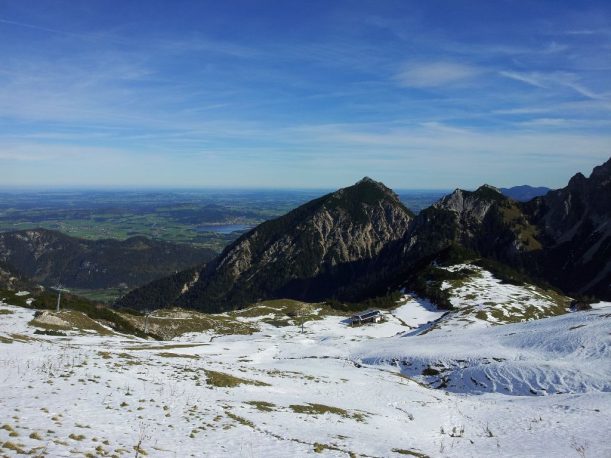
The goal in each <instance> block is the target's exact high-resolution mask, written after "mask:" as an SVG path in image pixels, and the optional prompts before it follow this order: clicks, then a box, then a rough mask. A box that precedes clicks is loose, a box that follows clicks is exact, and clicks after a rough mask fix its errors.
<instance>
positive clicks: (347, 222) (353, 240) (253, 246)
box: [119, 178, 413, 312]
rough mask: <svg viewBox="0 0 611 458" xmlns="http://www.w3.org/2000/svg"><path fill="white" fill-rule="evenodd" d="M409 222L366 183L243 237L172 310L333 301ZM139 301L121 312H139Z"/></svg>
mask: <svg viewBox="0 0 611 458" xmlns="http://www.w3.org/2000/svg"><path fill="white" fill-rule="evenodd" d="M412 218H413V215H412V213H411V212H410V211H409V210H407V209H406V208H405V207H404V206H403V205H402V204H401V202H400V201H399V198H398V196H397V195H396V194H395V193H393V192H392V191H391V190H390V189H388V188H386V187H385V186H384V185H383V184H381V183H378V182H375V181H373V180H371V179H369V178H364V179H363V180H361V181H359V182H358V183H356V184H355V185H354V186H350V187H348V188H344V189H340V190H339V191H337V192H334V193H331V194H328V195H325V196H323V197H321V198H319V199H316V200H313V201H311V202H309V203H307V204H305V205H303V206H301V207H299V208H297V209H295V210H293V211H291V212H289V213H288V214H286V215H284V216H282V217H280V218H277V219H275V220H271V221H267V222H265V223H263V224H261V225H259V226H257V227H256V228H255V229H253V230H252V231H250V232H248V233H247V234H244V235H243V236H242V237H240V238H239V239H238V240H236V241H235V242H234V243H232V244H231V245H230V246H228V247H227V248H226V249H225V250H224V251H223V253H222V254H221V255H220V256H219V257H218V258H216V260H215V261H213V262H211V263H209V264H208V266H207V267H206V269H204V270H203V271H202V272H200V276H199V278H198V280H197V281H196V282H194V283H193V284H192V285H191V286H190V287H188V288H187V290H186V291H183V292H181V294H179V295H178V297H176V299H175V301H173V302H174V304H176V305H181V306H186V307H194V308H199V309H202V310H206V311H215V312H216V311H224V310H228V309H231V308H235V307H239V306H242V305H245V304H248V303H251V302H253V301H256V300H258V299H265V298H273V297H291V298H295V299H302V300H309V301H315V300H319V299H323V298H328V297H331V296H333V295H334V293H335V292H336V291H338V290H339V289H341V288H342V287H345V286H346V285H348V284H350V283H351V282H352V281H354V280H355V279H356V278H358V276H359V275H361V274H362V273H363V272H364V271H365V270H366V269H367V264H368V262H370V261H371V260H372V259H373V258H374V257H375V256H377V254H378V253H379V252H380V251H381V250H382V249H383V248H384V247H385V246H386V245H387V244H388V243H389V242H392V241H395V240H398V239H400V238H402V237H403V236H404V234H405V233H406V231H407V229H408V227H409V224H410V221H411V220H412ZM137 294H138V291H136V292H134V293H132V294H131V295H128V296H126V297H125V298H123V299H122V300H121V301H120V302H119V305H125V304H127V303H129V304H130V306H132V307H133V306H138V304H137V302H138V301H137V299H136V298H135V295H137Z"/></svg>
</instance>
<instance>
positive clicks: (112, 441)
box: [0, 277, 611, 457]
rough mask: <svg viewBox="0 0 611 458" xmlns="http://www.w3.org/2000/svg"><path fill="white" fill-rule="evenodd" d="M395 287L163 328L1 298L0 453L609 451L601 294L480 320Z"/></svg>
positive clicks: (610, 404)
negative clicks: (591, 300)
mask: <svg viewBox="0 0 611 458" xmlns="http://www.w3.org/2000/svg"><path fill="white" fill-rule="evenodd" d="M479 278H480V280H481V279H482V278H484V279H485V278H487V277H479ZM481 281H483V280H481ZM478 288H479V286H478ZM495 288H497V290H496V291H495V292H494V294H495V295H496V296H497V297H498V296H499V295H502V294H506V295H508V297H509V296H511V295H512V294H517V293H516V292H515V291H514V290H512V289H506V290H504V289H503V288H510V285H500V284H499V285H496V286H495ZM511 288H513V287H511ZM522 293H523V292H519V294H522ZM472 300H475V299H472ZM533 300H537V301H539V300H540V298H535V299H533ZM401 304H402V305H400V306H399V307H398V308H397V309H395V310H393V311H392V312H391V313H386V314H385V317H386V321H385V322H383V323H381V324H377V325H366V326H362V327H355V328H352V327H350V326H348V325H347V322H346V319H345V317H341V316H325V317H324V318H323V319H320V320H318V321H309V322H307V323H306V324H305V326H304V330H305V332H303V333H302V332H301V327H300V326H294V325H289V326H283V327H275V326H273V325H272V324H267V323H264V322H262V321H261V320H260V319H259V320H258V319H256V318H253V317H248V318H240V320H244V321H248V322H256V323H257V325H258V326H259V328H260V330H259V331H258V332H254V333H253V334H250V335H248V334H246V335H227V336H223V335H215V334H214V333H212V332H206V333H191V334H187V335H184V336H182V337H181V338H178V339H174V340H172V341H166V342H158V341H151V340H144V339H138V338H135V337H131V336H125V335H120V334H116V333H110V334H109V335H101V334H99V333H95V332H83V331H75V332H69V333H68V335H67V336H50V335H41V334H34V332H33V331H34V329H35V328H33V327H32V326H31V325H29V324H28V322H29V321H30V320H31V319H32V317H33V314H34V311H33V310H30V309H25V308H20V307H14V306H11V305H8V304H0V413H1V417H0V418H1V419H0V422H1V425H0V456H1V455H5V456H17V455H18V454H20V453H30V454H31V455H33V456H52V457H60V456H61V457H63V456H119V457H121V456H124V457H133V456H140V457H142V456H145V454H146V456H152V457H187V456H194V457H201V456H210V457H240V456H244V457H286V456H295V457H301V456H320V455H322V456H337V457H346V456H369V457H389V456H410V455H411V456H414V455H415V456H435V457H436V456H453V457H469V456H481V457H492V456H511V457H541V456H549V457H572V456H574V457H583V456H587V457H609V456H611V443H610V442H609V440H608V438H609V436H610V434H611V426H610V425H611V414H610V412H611V394H610V390H611V364H610V361H611V358H610V356H611V353H610V350H609V344H610V330H611V304H609V303H605V304H598V305H597V306H596V307H595V309H594V310H591V311H588V312H577V313H569V314H565V315H561V316H556V317H551V318H545V319H541V320H535V321H529V322H524V323H515V324H505V325H495V324H494V323H492V322H489V321H485V320H479V321H480V322H481V323H480V324H481V325H478V326H471V325H466V326H458V325H451V326H436V324H439V323H440V322H442V321H444V320H451V319H452V318H451V316H450V315H446V314H444V313H443V312H439V311H436V310H435V309H434V307H433V306H432V305H431V304H429V303H427V302H426V301H422V300H420V299H417V298H412V297H410V296H407V295H406V296H405V297H404V299H403V301H402V303H401ZM436 320H437V321H436ZM454 320H455V321H454V324H457V323H459V321H457V320H458V319H457V318H456V317H455V318H454ZM448 323H450V321H448ZM423 372H424V374H423Z"/></svg>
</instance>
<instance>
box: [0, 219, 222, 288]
mask: <svg viewBox="0 0 611 458" xmlns="http://www.w3.org/2000/svg"><path fill="white" fill-rule="evenodd" d="M214 254H215V253H214V252H213V251H212V250H209V249H206V248H195V247H191V246H188V245H179V244H173V243H169V242H161V241H156V240H152V239H148V238H146V237H143V236H137V237H131V238H129V239H126V240H123V241H120V240H114V239H103V240H85V239H79V238H75V237H71V236H68V235H66V234H63V233H61V232H58V231H53V230H49V229H27V230H22V231H12V232H3V233H0V261H2V262H5V263H7V264H8V265H10V266H11V267H12V268H13V269H14V270H15V271H16V272H18V273H19V274H21V275H23V276H25V277H27V278H29V279H31V280H32V281H33V282H35V283H41V284H43V285H46V286H53V285H55V284H57V283H62V284H63V285H65V286H67V287H71V288H109V287H117V286H119V285H121V284H125V285H126V286H127V287H132V288H133V287H136V286H140V285H142V284H145V283H148V282H150V281H151V280H155V279H157V278H160V277H163V276H165V275H168V274H170V273H172V272H174V271H177V270H183V269H185V268H187V267H191V266H193V265H196V264H202V263H204V262H205V261H207V260H209V259H211V258H212V257H213V255H214Z"/></svg>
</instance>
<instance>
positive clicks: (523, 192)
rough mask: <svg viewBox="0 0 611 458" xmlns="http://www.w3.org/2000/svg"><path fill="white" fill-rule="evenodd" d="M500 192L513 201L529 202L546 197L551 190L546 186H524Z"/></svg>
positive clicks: (503, 189)
mask: <svg viewBox="0 0 611 458" xmlns="http://www.w3.org/2000/svg"><path fill="white" fill-rule="evenodd" d="M500 191H501V192H502V193H503V195H504V196H507V197H509V198H511V199H513V200H517V201H519V202H527V201H529V200H532V199H534V198H535V197H540V196H544V195H545V194H547V193H548V192H549V191H551V189H550V188H546V187H544V186H538V187H533V186H529V185H527V184H525V185H522V186H513V187H511V188H500Z"/></svg>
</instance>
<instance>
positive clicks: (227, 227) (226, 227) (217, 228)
mask: <svg viewBox="0 0 611 458" xmlns="http://www.w3.org/2000/svg"><path fill="white" fill-rule="evenodd" d="M252 227H253V226H252V225H249V224H209V225H204V226H197V227H196V228H195V230H196V231H197V232H216V233H218V234H231V233H232V232H238V231H239V232H243V231H246V230H248V229H251V228H252Z"/></svg>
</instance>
